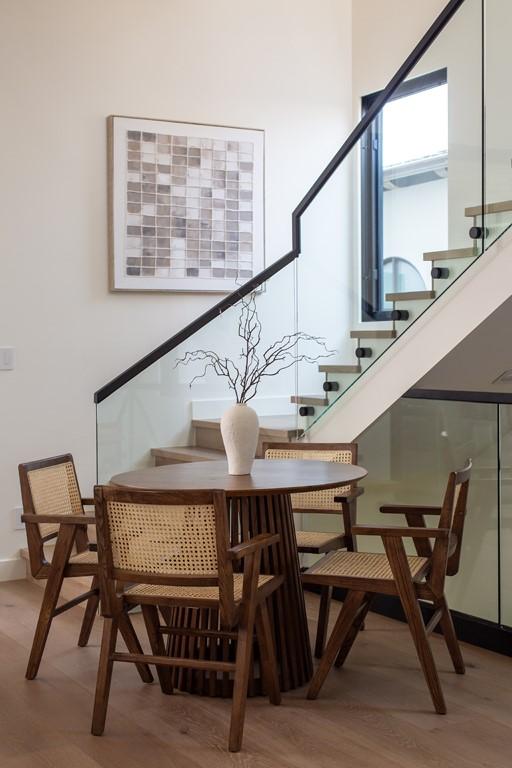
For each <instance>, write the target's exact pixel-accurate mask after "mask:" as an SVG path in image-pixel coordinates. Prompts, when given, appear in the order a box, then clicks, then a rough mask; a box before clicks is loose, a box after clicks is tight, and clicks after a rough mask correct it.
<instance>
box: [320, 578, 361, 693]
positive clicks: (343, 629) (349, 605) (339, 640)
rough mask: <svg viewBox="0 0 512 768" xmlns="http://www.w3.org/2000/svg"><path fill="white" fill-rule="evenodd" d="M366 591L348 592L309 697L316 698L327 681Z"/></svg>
mask: <svg viewBox="0 0 512 768" xmlns="http://www.w3.org/2000/svg"><path fill="white" fill-rule="evenodd" d="M365 597H366V592H358V591H355V590H350V591H349V592H348V593H347V596H346V598H345V602H344V603H343V607H342V609H341V611H340V615H339V616H338V618H337V619H336V624H335V625H334V629H333V630H332V633H331V636H330V638H329V640H328V642H327V646H326V649H325V651H324V654H323V656H322V658H321V659H320V664H319V665H318V668H317V670H316V672H315V675H314V677H313V680H312V681H311V683H310V685H309V689H308V693H307V697H308V699H316V697H317V696H318V694H319V693H320V689H321V687H322V685H323V684H324V682H325V678H326V677H327V675H328V673H329V670H330V669H331V667H332V665H333V663H334V660H335V658H336V656H337V654H338V652H339V650H340V647H341V646H342V645H343V643H344V642H345V638H346V637H347V635H348V634H349V632H350V630H351V629H352V624H353V623H354V619H355V617H356V615H357V612H358V610H359V608H360V607H361V605H362V604H363V602H364V599H365Z"/></svg>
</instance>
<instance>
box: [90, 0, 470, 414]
mask: <svg viewBox="0 0 512 768" xmlns="http://www.w3.org/2000/svg"><path fill="white" fill-rule="evenodd" d="M464 2H465V0H450V2H449V3H448V4H447V5H446V6H445V8H444V9H443V10H442V11H441V13H440V14H439V16H438V17H437V18H436V20H435V21H434V22H433V24H432V25H431V26H430V27H429V29H428V30H427V32H426V33H425V34H424V35H423V37H422V38H421V40H420V41H419V43H418V44H417V45H416V46H415V48H414V50H413V51H412V52H411V53H410V54H409V56H408V57H407V59H406V60H405V61H404V63H403V64H402V66H401V67H400V68H399V69H398V70H397V72H396V73H395V75H394V76H393V77H392V78H391V80H390V81H389V83H388V84H387V86H386V87H385V88H384V90H383V91H382V92H381V93H380V95H379V96H378V97H377V98H376V99H375V101H374V102H373V104H372V105H371V107H370V108H369V109H368V111H367V112H366V113H365V114H364V115H363V117H362V119H361V120H360V121H359V123H358V124H357V125H356V127H355V128H354V130H353V131H352V133H351V134H350V135H349V137H348V138H347V139H346V141H345V142H344V143H343V145H342V147H341V148H340V149H339V150H338V152H336V154H335V155H334V157H333V158H332V160H331V161H330V162H329V163H328V165H327V166H326V167H325V169H324V170H323V171H322V173H321V174H320V176H319V177H318V179H317V180H316V181H315V183H314V184H313V185H312V187H311V188H310V189H309V190H308V192H307V193H306V194H305V195H304V197H303V198H302V200H301V201H300V203H299V204H298V205H297V207H296V208H295V210H294V211H293V213H292V250H291V251H290V252H289V253H287V254H286V255H285V256H282V257H281V258H280V259H278V260H277V261H275V262H274V263H273V264H271V265H270V266H268V267H266V268H265V269H264V270H262V271H261V272H259V273H258V274H257V275H255V276H254V277H252V278H251V279H250V280H248V281H247V282H246V283H244V285H243V286H241V287H240V288H237V289H236V290H234V291H232V293H230V294H228V296H225V297H224V298H223V299H221V301H219V302H218V303H217V304H215V305H214V306H213V307H211V308H210V309H208V310H207V311H206V312H203V314H202V315H199V317H197V318H196V319H195V320H194V321H193V322H191V323H189V324H188V325H187V326H185V328H183V329H182V330H181V331H179V332H178V333H176V334H174V336H171V338H170V339H167V341H164V342H163V344H160V346H158V347H156V349H154V350H152V352H150V353H149V354H147V355H145V356H144V357H143V358H141V359H140V360H138V361H137V362H136V363H134V364H133V365H131V366H130V367H129V368H127V369H126V370H125V371H123V373H121V374H119V376H116V377H115V378H114V379H112V380H111V381H109V382H108V384H105V385H104V386H103V387H101V389H98V391H97V392H95V393H94V402H95V403H101V402H102V401H103V400H105V399H106V398H107V397H109V396H110V395H111V394H113V393H114V392H115V391H116V390H118V389H120V387H122V386H123V385H124V384H126V383H127V382H128V381H130V380H131V379H133V378H135V376H138V374H139V373H142V372H143V371H145V370H146V368H148V367H149V366H150V365H152V364H153V363H156V362H157V361H158V360H160V359H161V358H162V357H164V355H166V354H167V353H168V352H170V351H171V350H172V349H174V348H175V347H177V346H178V344H181V343H182V342H183V341H185V340H186V339H188V338H189V337H190V336H192V335H193V334H194V333H196V332H197V331H199V330H200V329H201V328H203V327H204V326H205V325H207V324H208V323H209V322H210V321H211V320H214V319H215V318H216V317H218V316H219V315H221V314H222V313H223V312H225V311H226V309H229V308H230V307H232V306H234V305H235V304H237V303H238V302H239V301H240V299H242V298H243V297H244V296H246V295H247V294H248V293H250V292H251V291H253V290H255V288H259V286H261V285H262V284H263V283H265V282H266V281H267V280H268V279H269V278H270V277H272V276H273V275H275V274H276V273H277V272H280V271H281V270H282V269H284V267H286V266H287V265H288V264H290V263H291V262H292V261H294V259H296V258H297V257H298V256H299V254H300V245H301V244H300V234H301V231H300V220H301V217H302V215H303V213H304V212H305V211H306V210H307V208H308V207H309V206H310V205H311V203H312V202H313V200H314V199H315V198H316V196H317V195H318V193H319V192H320V191H321V190H322V189H323V188H324V186H325V185H326V184H327V182H328V181H329V179H330V178H331V176H332V175H333V173H334V172H335V171H336V170H337V168H339V166H340V165H341V163H342V162H343V161H344V160H345V158H346V157H347V155H348V154H349V153H350V152H351V151H352V149H353V148H354V147H355V146H356V144H357V142H358V141H359V139H360V138H361V137H362V136H363V135H364V133H365V131H366V130H367V129H368V127H369V126H370V125H371V123H372V122H373V120H374V119H375V118H376V117H377V115H378V114H379V112H380V110H381V109H382V108H383V107H384V105H385V104H386V103H387V101H389V99H390V98H391V96H393V94H394V92H395V91H396V89H397V88H398V87H399V86H400V84H401V83H402V82H403V81H404V79H405V78H406V77H407V75H408V74H410V72H411V71H412V70H413V69H414V67H415V66H416V64H417V63H418V61H419V60H420V59H421V57H422V56H423V55H424V53H425V52H426V51H427V50H428V49H429V48H430V46H431V45H432V43H433V42H434V41H435V40H436V38H437V37H438V35H439V34H440V33H441V32H442V30H443V29H444V28H445V27H446V25H447V24H448V22H449V21H450V19H451V18H452V17H453V16H454V14H455V13H456V12H457V11H458V10H459V8H460V6H461V5H463V3H464Z"/></svg>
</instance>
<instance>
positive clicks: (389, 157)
mask: <svg viewBox="0 0 512 768" xmlns="http://www.w3.org/2000/svg"><path fill="white" fill-rule="evenodd" d="M443 80H444V81H445V82H444V83H443V82H442V81H443ZM382 181H383V195H382V219H383V221H382V225H383V260H384V261H383V263H384V280H383V281H382V287H381V291H382V292H381V307H382V308H383V309H391V308H392V306H393V303H392V302H390V301H386V298H385V296H386V294H387V293H396V292H401V293H403V292H406V291H422V290H428V289H430V287H431V277H430V268H431V264H430V263H429V262H427V261H425V260H424V258H423V253H427V252H431V251H442V250H446V249H447V248H448V85H447V83H446V72H445V70H441V73H435V72H434V73H428V74H426V75H422V76H419V77H413V78H412V79H408V80H407V81H406V82H405V83H404V85H403V86H402V87H401V88H400V89H399V90H398V92H397V93H396V94H395V97H394V98H393V99H392V101H390V102H389V103H388V104H386V106H385V107H384V109H383V112H382ZM433 221H435V226H432V222H433ZM387 263H388V264H389V263H392V264H393V266H394V276H395V280H394V281H393V283H392V284H391V286H389V282H388V280H386V264H387ZM388 286H389V287H388Z"/></svg>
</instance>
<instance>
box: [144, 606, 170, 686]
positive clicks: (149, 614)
mask: <svg viewBox="0 0 512 768" xmlns="http://www.w3.org/2000/svg"><path fill="white" fill-rule="evenodd" d="M142 615H143V617H144V623H145V625H146V630H147V633H148V638H149V644H150V645H151V650H152V651H153V653H154V654H155V656H165V655H166V649H165V643H164V639H163V637H162V634H161V633H160V631H159V629H160V622H159V619H158V610H157V608H156V606H154V605H143V606H142ZM156 672H157V675H158V679H159V681H160V688H161V689H162V693H167V694H171V693H172V692H173V686H172V670H171V668H170V667H162V666H158V665H157V667H156Z"/></svg>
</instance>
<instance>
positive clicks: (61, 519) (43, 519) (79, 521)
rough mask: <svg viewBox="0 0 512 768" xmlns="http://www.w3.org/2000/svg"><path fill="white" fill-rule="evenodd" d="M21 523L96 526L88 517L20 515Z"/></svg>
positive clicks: (91, 518) (94, 521)
mask: <svg viewBox="0 0 512 768" xmlns="http://www.w3.org/2000/svg"><path fill="white" fill-rule="evenodd" d="M21 521H22V522H23V523H52V524H53V525H96V518H95V517H90V516H89V515H22V516H21Z"/></svg>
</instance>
